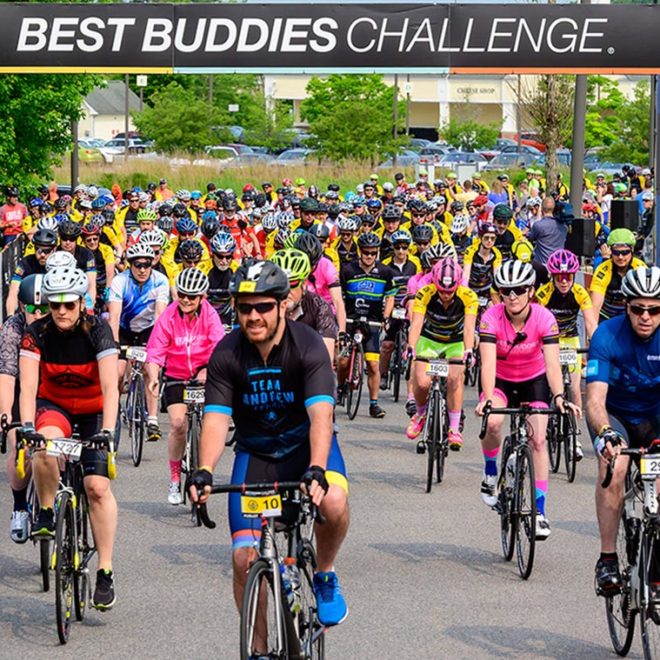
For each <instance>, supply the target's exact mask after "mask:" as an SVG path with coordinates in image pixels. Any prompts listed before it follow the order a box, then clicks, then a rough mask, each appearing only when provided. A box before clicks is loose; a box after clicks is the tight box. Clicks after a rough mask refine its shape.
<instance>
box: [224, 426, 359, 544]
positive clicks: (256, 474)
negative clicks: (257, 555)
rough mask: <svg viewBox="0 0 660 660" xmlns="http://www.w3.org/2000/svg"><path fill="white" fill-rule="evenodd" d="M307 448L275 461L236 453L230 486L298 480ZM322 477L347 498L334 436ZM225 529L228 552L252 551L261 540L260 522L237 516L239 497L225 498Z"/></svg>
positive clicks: (344, 478)
mask: <svg viewBox="0 0 660 660" xmlns="http://www.w3.org/2000/svg"><path fill="white" fill-rule="evenodd" d="M309 459H310V446H309V443H306V444H305V445H302V446H301V447H300V448H299V449H297V450H296V451H293V452H291V453H290V454H287V455H286V456H285V457H284V458H282V459H280V460H276V459H274V458H265V457H262V456H257V455H255V454H250V453H248V452H245V451H240V450H239V451H236V457H235V459H234V468H233V470H232V474H231V483H232V484H243V483H266V482H273V481H295V480H296V479H300V478H301V477H302V475H303V474H304V472H305V470H306V469H307V468H308V467H309ZM325 477H326V479H327V480H328V483H329V484H330V485H333V484H334V485H336V486H339V487H340V488H342V489H343V490H344V491H345V492H346V494H348V480H347V478H346V466H345V465H344V458H343V456H342V455H341V450H340V449H339V443H338V442H337V436H336V435H334V434H333V436H332V445H331V447H330V454H329V456H328V465H327V469H326V473H325ZM228 506H229V529H230V531H231V538H232V548H233V549H234V550H236V549H237V548H252V547H255V546H256V545H258V543H259V539H260V537H261V520H260V519H259V518H246V517H245V516H244V515H243V514H242V512H241V495H240V493H230V494H229V502H228Z"/></svg>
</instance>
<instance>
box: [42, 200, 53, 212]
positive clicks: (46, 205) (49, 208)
mask: <svg viewBox="0 0 660 660" xmlns="http://www.w3.org/2000/svg"><path fill="white" fill-rule="evenodd" d="M54 210H55V207H54V206H53V205H52V204H51V203H50V202H44V203H43V204H42V205H41V212H42V213H43V214H44V215H50V214H51V213H52V212H53V211H54Z"/></svg>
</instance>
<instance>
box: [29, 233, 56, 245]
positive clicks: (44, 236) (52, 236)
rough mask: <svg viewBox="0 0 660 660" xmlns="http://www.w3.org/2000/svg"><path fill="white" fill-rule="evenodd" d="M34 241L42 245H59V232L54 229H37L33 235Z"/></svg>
mask: <svg viewBox="0 0 660 660" xmlns="http://www.w3.org/2000/svg"><path fill="white" fill-rule="evenodd" d="M32 242H33V243H34V244H35V245H40V246H42V247H55V246H56V245H57V234H56V233H55V231H54V230H53V229H37V231H35V232H34V235H33V236H32Z"/></svg>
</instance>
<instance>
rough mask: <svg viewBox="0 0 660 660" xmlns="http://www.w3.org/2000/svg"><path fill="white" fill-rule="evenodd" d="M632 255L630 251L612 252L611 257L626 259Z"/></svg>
mask: <svg viewBox="0 0 660 660" xmlns="http://www.w3.org/2000/svg"><path fill="white" fill-rule="evenodd" d="M629 254H632V250H612V256H613V257H627V256H628V255H629Z"/></svg>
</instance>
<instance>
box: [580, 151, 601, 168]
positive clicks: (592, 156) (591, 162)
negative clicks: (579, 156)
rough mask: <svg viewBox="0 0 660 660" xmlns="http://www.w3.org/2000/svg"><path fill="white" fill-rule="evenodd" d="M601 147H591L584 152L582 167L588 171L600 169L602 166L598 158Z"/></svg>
mask: <svg viewBox="0 0 660 660" xmlns="http://www.w3.org/2000/svg"><path fill="white" fill-rule="evenodd" d="M602 150H603V148H602V147H591V148H590V149H587V150H586V151H585V152H584V169H585V170H589V171H592V172H593V171H595V170H600V169H601V168H602V163H601V159H600V153H602Z"/></svg>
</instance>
